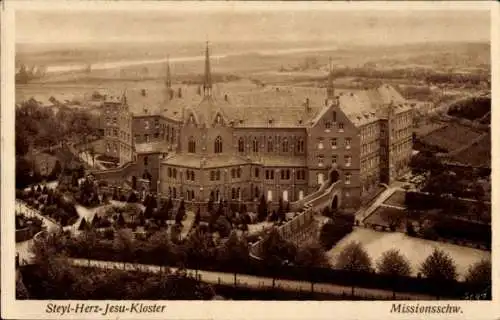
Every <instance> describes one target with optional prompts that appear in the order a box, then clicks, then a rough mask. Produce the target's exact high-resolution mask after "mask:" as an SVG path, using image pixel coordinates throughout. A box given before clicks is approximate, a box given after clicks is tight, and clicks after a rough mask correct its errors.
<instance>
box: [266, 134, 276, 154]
mask: <svg viewBox="0 0 500 320" xmlns="http://www.w3.org/2000/svg"><path fill="white" fill-rule="evenodd" d="M273 151H274V146H273V138H272V137H269V138H268V139H267V152H273Z"/></svg>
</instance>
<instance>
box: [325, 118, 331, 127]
mask: <svg viewBox="0 0 500 320" xmlns="http://www.w3.org/2000/svg"><path fill="white" fill-rule="evenodd" d="M331 127H332V123H331V122H330V121H328V120H325V129H330V128H331Z"/></svg>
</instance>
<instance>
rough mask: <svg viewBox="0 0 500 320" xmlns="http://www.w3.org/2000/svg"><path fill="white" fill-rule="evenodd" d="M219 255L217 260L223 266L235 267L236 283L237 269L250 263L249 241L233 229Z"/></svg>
mask: <svg viewBox="0 0 500 320" xmlns="http://www.w3.org/2000/svg"><path fill="white" fill-rule="evenodd" d="M217 256H218V259H217V260H218V262H219V263H220V264H221V265H222V266H231V268H234V269H233V270H234V282H235V284H236V274H237V271H238V270H241V269H242V268H244V267H245V266H247V265H248V260H249V252H248V243H247V242H246V241H245V239H244V238H241V237H239V236H238V234H237V233H236V231H232V232H231V234H230V235H229V238H228V239H227V241H226V242H225V243H224V245H223V246H222V248H221V249H220V250H219V252H218V255H217Z"/></svg>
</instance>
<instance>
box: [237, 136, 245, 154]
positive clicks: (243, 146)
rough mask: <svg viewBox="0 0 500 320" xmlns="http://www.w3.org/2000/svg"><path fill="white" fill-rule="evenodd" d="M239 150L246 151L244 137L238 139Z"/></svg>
mask: <svg viewBox="0 0 500 320" xmlns="http://www.w3.org/2000/svg"><path fill="white" fill-rule="evenodd" d="M238 152H245V142H244V141H243V138H239V139H238Z"/></svg>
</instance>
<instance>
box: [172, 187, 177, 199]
mask: <svg viewBox="0 0 500 320" xmlns="http://www.w3.org/2000/svg"><path fill="white" fill-rule="evenodd" d="M172 193H173V198H174V199H175V198H177V189H176V188H175V187H174V188H173V189H172Z"/></svg>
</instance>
